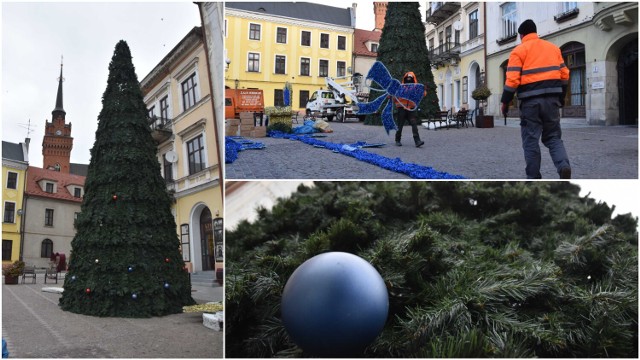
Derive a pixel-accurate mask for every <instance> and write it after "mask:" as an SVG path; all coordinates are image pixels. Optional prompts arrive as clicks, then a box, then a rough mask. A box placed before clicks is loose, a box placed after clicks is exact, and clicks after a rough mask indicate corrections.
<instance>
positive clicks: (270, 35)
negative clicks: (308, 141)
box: [224, 2, 355, 110]
mask: <svg viewBox="0 0 640 360" xmlns="http://www.w3.org/2000/svg"><path fill="white" fill-rule="evenodd" d="M353 13H354V9H353V8H337V7H332V6H326V5H319V4H311V3H295V2H294V3H240V2H237V3H230V2H226V3H225V25H224V26H225V28H224V29H225V47H226V49H225V55H226V63H227V68H226V69H225V87H226V88H230V89H261V90H263V94H264V105H265V106H279V105H282V103H281V102H282V89H283V88H284V86H285V83H286V82H289V83H290V84H291V85H292V90H293V91H292V108H293V109H302V110H304V108H305V106H306V102H307V100H308V98H309V97H310V96H311V95H312V94H313V92H314V91H316V90H320V89H326V83H325V78H326V77H332V78H339V77H343V76H350V75H352V69H353V33H354V25H353V24H354V23H355V17H353V16H352V14H353Z"/></svg>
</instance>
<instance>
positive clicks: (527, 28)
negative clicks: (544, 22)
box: [518, 19, 538, 36]
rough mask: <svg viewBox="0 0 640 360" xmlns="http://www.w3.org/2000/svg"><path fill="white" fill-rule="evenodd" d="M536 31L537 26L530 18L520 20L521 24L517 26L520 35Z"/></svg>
mask: <svg viewBox="0 0 640 360" xmlns="http://www.w3.org/2000/svg"><path fill="white" fill-rule="evenodd" d="M537 32H538V28H536V23H534V22H533V20H531V19H527V20H525V21H524V22H522V24H520V27H519V28H518V34H520V35H522V36H525V35H527V34H531V33H537Z"/></svg>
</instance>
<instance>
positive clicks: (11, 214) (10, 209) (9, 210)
mask: <svg viewBox="0 0 640 360" xmlns="http://www.w3.org/2000/svg"><path fill="white" fill-rule="evenodd" d="M4 222H6V223H10V224H13V223H15V222H16V203H14V202H8V201H7V202H5V203H4Z"/></svg>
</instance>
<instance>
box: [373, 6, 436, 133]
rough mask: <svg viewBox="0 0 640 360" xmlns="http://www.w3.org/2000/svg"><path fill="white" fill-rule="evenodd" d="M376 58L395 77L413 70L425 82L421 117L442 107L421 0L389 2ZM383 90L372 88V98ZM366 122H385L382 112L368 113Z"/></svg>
mask: <svg viewBox="0 0 640 360" xmlns="http://www.w3.org/2000/svg"><path fill="white" fill-rule="evenodd" d="M376 60H377V61H380V62H382V63H383V64H384V65H385V67H386V68H387V69H388V70H389V73H390V74H391V76H392V77H393V78H394V79H398V80H401V79H402V76H403V75H404V74H405V73H406V72H408V71H413V72H414V73H415V75H416V77H417V78H418V82H419V83H421V84H423V85H424V88H425V90H426V92H427V94H426V95H425V97H424V98H422V101H420V105H419V106H418V108H419V110H418V119H427V118H431V117H432V116H433V115H435V113H436V112H438V111H439V110H440V106H439V105H438V95H437V93H436V85H435V83H434V81H433V73H432V72H431V62H430V61H429V52H428V50H427V44H426V39H425V27H424V24H423V23H422V17H421V15H420V4H419V3H418V2H389V4H388V5H387V13H386V15H385V18H384V27H383V28H382V35H381V36H380V45H379V46H378V57H377V59H376ZM374 86H375V84H374ZM381 94H382V93H381V92H378V91H373V90H372V91H371V92H370V94H369V99H376V98H377V97H378V96H380V95H381ZM365 124H368V125H380V124H382V120H381V118H380V114H379V113H378V114H373V115H367V118H366V119H365Z"/></svg>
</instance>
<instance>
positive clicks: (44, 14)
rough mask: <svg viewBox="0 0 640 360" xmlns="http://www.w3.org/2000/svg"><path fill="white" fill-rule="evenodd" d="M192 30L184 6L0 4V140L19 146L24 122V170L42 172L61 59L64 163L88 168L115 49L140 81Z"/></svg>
mask: <svg viewBox="0 0 640 360" xmlns="http://www.w3.org/2000/svg"><path fill="white" fill-rule="evenodd" d="M194 26H200V12H199V10H198V6H197V5H196V4H194V3H193V2H190V1H189V2H179V3H178V2H175V3H167V2H164V3H151V2H146V3H96V2H93V3H80V2H71V3H7V2H2V140H3V141H8V142H13V143H19V142H23V141H24V139H25V137H27V129H26V125H27V123H28V122H29V119H31V133H30V134H29V136H30V138H31V139H32V141H31V145H30V149H29V164H30V165H32V166H37V167H42V139H43V137H44V127H45V119H46V120H49V121H51V111H53V109H54V108H55V105H56V92H57V88H58V80H57V79H58V77H59V74H60V60H61V59H60V57H61V56H64V76H63V77H64V78H65V81H64V83H63V93H64V110H65V111H66V112H67V115H66V121H67V123H71V124H72V129H71V136H72V137H73V138H74V142H73V150H72V151H71V162H73V163H81V164H88V163H89V161H90V154H89V150H90V149H91V148H92V147H93V142H94V140H95V131H96V129H97V125H98V123H97V119H98V114H99V113H100V110H101V109H102V94H103V93H104V90H105V89H106V85H107V75H108V67H109V62H110V61H111V57H112V56H113V51H114V49H115V45H116V43H117V42H118V41H119V40H125V41H126V42H127V43H128V45H129V48H130V49H131V54H132V56H133V64H134V66H135V68H136V74H137V75H138V80H142V79H143V78H144V77H145V76H146V75H147V74H148V73H149V72H150V71H151V70H152V69H153V68H154V67H155V66H156V65H157V64H158V63H159V62H160V60H162V58H164V56H165V55H166V54H167V53H168V52H169V51H170V50H171V49H172V48H173V47H174V46H175V45H177V44H178V42H179V41H180V40H181V39H182V38H183V37H184V36H185V35H187V33H188V32H189V31H190V30H191V29H192V28H193V27H194Z"/></svg>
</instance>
